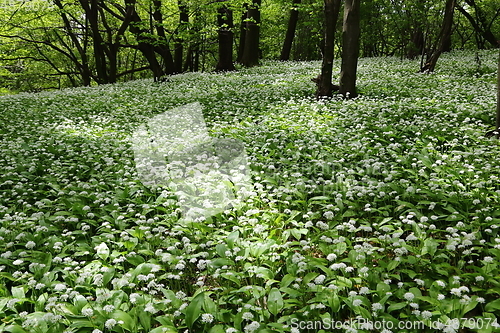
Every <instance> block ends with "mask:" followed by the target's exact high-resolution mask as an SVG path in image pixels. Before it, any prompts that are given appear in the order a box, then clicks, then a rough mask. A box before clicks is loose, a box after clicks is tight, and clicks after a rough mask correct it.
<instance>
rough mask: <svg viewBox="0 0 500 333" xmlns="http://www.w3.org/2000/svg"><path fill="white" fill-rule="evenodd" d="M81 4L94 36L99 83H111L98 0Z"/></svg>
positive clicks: (87, 0) (90, 0) (86, 0)
mask: <svg viewBox="0 0 500 333" xmlns="http://www.w3.org/2000/svg"><path fill="white" fill-rule="evenodd" d="M80 4H81V6H82V8H83V10H84V11H85V15H86V18H87V19H88V23H89V25H90V30H91V34H92V41H93V49H94V61H95V66H96V72H97V83H99V84H102V83H110V81H109V78H108V71H107V69H106V66H107V61H106V51H105V44H104V41H103V39H102V36H101V33H100V31H99V11H98V3H97V0H80Z"/></svg>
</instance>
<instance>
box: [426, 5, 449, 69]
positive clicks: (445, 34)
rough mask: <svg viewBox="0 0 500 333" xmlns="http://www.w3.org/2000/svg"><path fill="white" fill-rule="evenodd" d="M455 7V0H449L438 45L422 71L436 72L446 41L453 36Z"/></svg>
mask: <svg viewBox="0 0 500 333" xmlns="http://www.w3.org/2000/svg"><path fill="white" fill-rule="evenodd" d="M454 8H455V0H447V1H446V8H445V12H444V18H443V25H442V27H441V31H440V32H439V37H438V43H437V46H436V48H435V50H434V52H432V54H431V55H430V57H429V58H428V59H427V62H426V64H425V65H424V66H423V67H422V68H421V69H420V72H422V73H424V72H426V73H430V72H434V69H435V68H436V64H437V61H438V59H439V57H440V56H441V53H443V52H444V51H445V48H446V41H447V40H448V38H449V37H450V36H451V31H452V26H453V10H454Z"/></svg>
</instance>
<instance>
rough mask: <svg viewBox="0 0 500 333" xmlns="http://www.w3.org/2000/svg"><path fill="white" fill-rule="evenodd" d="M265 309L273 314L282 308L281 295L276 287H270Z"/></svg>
mask: <svg viewBox="0 0 500 333" xmlns="http://www.w3.org/2000/svg"><path fill="white" fill-rule="evenodd" d="M267 309H268V310H269V312H271V313H272V314H273V315H275V316H276V315H277V314H278V313H279V312H280V311H281V309H283V296H281V292H280V291H279V290H278V289H277V288H272V289H271V291H270V292H269V295H268V296H267Z"/></svg>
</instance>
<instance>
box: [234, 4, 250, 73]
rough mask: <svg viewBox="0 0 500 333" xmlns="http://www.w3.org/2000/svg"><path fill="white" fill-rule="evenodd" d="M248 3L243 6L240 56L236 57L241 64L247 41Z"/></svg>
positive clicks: (239, 46)
mask: <svg viewBox="0 0 500 333" xmlns="http://www.w3.org/2000/svg"><path fill="white" fill-rule="evenodd" d="M247 18H248V3H244V4H243V15H241V23H240V44H239V45H238V56H237V57H236V62H238V63H240V64H241V59H243V51H245V41H246V36H247V27H248V22H247Z"/></svg>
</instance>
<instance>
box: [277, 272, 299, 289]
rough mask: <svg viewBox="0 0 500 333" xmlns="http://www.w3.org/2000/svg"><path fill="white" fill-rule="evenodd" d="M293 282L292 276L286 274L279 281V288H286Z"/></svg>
mask: <svg viewBox="0 0 500 333" xmlns="http://www.w3.org/2000/svg"><path fill="white" fill-rule="evenodd" d="M294 281H295V277H294V276H293V275H290V274H287V275H285V276H284V277H283V279H281V282H280V286H281V287H288V286H289V285H290V284H291V283H292V282H294Z"/></svg>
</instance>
